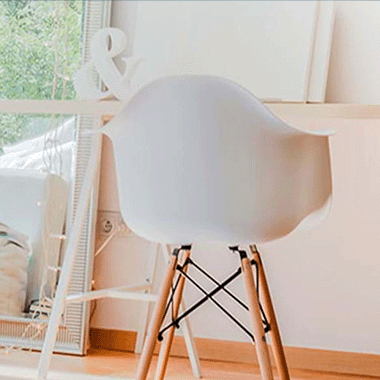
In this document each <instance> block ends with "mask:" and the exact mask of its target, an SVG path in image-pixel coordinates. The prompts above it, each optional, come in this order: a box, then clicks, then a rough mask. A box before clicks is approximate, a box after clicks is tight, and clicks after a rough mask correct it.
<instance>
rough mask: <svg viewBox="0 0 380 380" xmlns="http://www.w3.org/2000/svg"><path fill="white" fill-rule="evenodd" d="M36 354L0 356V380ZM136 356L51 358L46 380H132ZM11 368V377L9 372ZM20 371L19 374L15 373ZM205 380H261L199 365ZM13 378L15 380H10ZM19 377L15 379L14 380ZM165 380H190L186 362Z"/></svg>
mask: <svg viewBox="0 0 380 380" xmlns="http://www.w3.org/2000/svg"><path fill="white" fill-rule="evenodd" d="M38 358H39V354H38V353H24V352H15V353H11V354H9V355H1V354H0V380H5V379H7V380H8V379H9V380H19V379H21V378H22V379H25V378H26V375H25V373H26V372H29V373H30V374H32V373H34V372H35V369H36V368H37V363H38ZM137 363H138V356H137V355H135V354H131V353H124V352H117V351H105V350H91V351H90V353H89V355H88V356H86V357H82V358H81V357H76V356H69V355H54V358H53V362H52V375H51V377H50V376H49V379H50V378H51V379H54V380H55V379H65V380H66V379H67V380H72V379H81V380H82V379H83V380H86V379H99V378H100V376H107V377H108V378H111V379H112V378H113V377H115V378H117V379H120V378H124V379H133V377H134V373H135V371H136V368H137ZM156 363H157V356H155V357H154V360H153V363H152V368H151V372H150V377H149V379H150V380H151V379H152V378H153V374H154V368H155V366H156ZM11 367H12V368H13V369H14V370H13V372H12V376H10V372H9V371H10V369H9V368H11ZM17 369H19V371H20V372H19V373H18V370H17ZM202 370H203V374H204V380H227V379H228V380H260V376H259V370H258V368H257V367H255V366H253V365H250V364H243V363H228V362H216V361H210V360H203V361H202ZM290 372H291V379H292V380H364V379H367V380H370V379H372V380H374V379H380V376H379V377H369V376H357V375H345V374H337V373H336V374H333V373H324V372H314V371H304V370H291V371H290ZM13 376H15V377H13ZM17 376H18V377H17ZM166 379H167V380H193V379H194V377H193V376H192V375H191V368H190V364H189V361H188V360H187V359H185V358H170V361H169V365H168V371H167V376H166Z"/></svg>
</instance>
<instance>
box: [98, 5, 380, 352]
mask: <svg viewBox="0 0 380 380" xmlns="http://www.w3.org/2000/svg"><path fill="white" fill-rule="evenodd" d="M116 4H117V6H118V7H119V8H118V12H117V13H118V16H120V15H121V14H123V12H124V11H123V9H121V8H123V7H130V6H133V5H132V4H133V3H132V2H120V1H119V2H116ZM336 5H337V22H336V25H335V31H334V40H333V52H332V63H331V70H330V74H329V79H328V100H329V101H331V102H339V101H347V102H358V101H359V100H362V99H364V100H363V102H368V103H376V102H379V99H378V98H379V97H380V95H378V94H379V93H380V83H379V85H378V84H377V80H378V79H377V77H376V74H378V75H379V77H380V65H377V63H378V61H379V59H378V57H379V56H380V55H378V56H376V57H374V56H373V54H372V50H371V47H372V49H375V47H376V48H377V49H379V46H380V38H377V37H375V36H376V33H378V32H379V26H378V25H377V23H375V22H374V20H375V16H374V14H376V15H377V16H378V17H379V19H380V5H378V4H377V3H376V2H368V3H367V2H337V4H336ZM354 15H356V16H357V17H355V18H353V17H354ZM122 20H123V19H122V17H119V22H121V21H122ZM129 26H130V24H129ZM353 31H355V32H353ZM373 39H376V43H375V42H373V41H372V40H373ZM371 44H372V45H373V46H371ZM352 46H356V47H357V50H354V51H352ZM358 56H360V57H358ZM348 61H349V63H347V62H348ZM377 67H379V68H377ZM368 72H370V73H371V78H373V80H371V81H370V80H367V77H366V76H365V75H364V74H363V73H368ZM360 73H361V74H360ZM363 76H364V77H365V78H364V79H363ZM362 81H364V83H366V85H364V84H363V83H362ZM347 82H349V83H350V86H347V85H346V83H347ZM370 95H371V96H370ZM289 122H291V123H293V124H297V125H301V126H303V127H311V128H315V127H321V128H335V129H337V130H338V134H337V135H336V136H335V137H333V139H332V143H331V146H332V162H333V175H334V203H333V208H332V210H331V213H330V215H329V217H328V219H327V220H326V221H325V222H324V223H322V224H321V225H320V226H318V228H316V229H314V230H311V231H308V232H300V231H296V232H294V233H293V234H291V235H290V236H288V237H286V238H284V239H282V240H279V241H277V242H272V243H269V244H265V245H262V246H261V247H259V248H260V249H261V251H262V253H263V259H264V262H265V264H266V267H267V271H268V277H269V280H270V284H271V289H272V292H273V297H274V301H275V305H276V309H277V314H278V317H279V321H280V327H281V330H282V334H283V337H284V342H285V344H287V345H291V346H301V347H314V348H324V349H336V350H345V351H355V352H371V353H377V354H380V346H379V343H378V342H379V341H380V324H379V323H378V321H379V318H380V297H379V285H380V255H379V254H378V253H379V248H378V247H379V246H380V233H379V231H380V176H379V173H380V149H379V146H380V121H374V120H336V119H335V120H306V119H304V120H302V119H299V120H295V119H293V120H289ZM111 157H112V153H111V150H110V146H109V142H107V143H106V145H105V147H104V160H103V171H102V179H101V183H102V186H101V194H100V208H101V209H111V210H115V211H116V210H117V209H118V201H117V195H116V193H115V181H116V178H115V176H114V168H113V162H112V159H111ZM151 248H152V245H151V244H149V243H147V242H144V241H143V240H142V239H139V238H137V237H135V236H131V237H128V238H124V239H118V240H114V241H113V242H112V243H111V244H110V245H109V246H108V247H107V249H106V250H105V251H104V252H103V253H102V255H100V256H99V257H98V259H97V262H96V264H95V280H96V281H98V286H99V287H103V286H117V285H120V284H128V283H133V282H135V281H138V280H140V279H142V278H143V277H142V276H143V270H144V265H145V264H144V263H145V262H146V260H148V259H149V254H150V252H151ZM194 257H195V259H196V260H198V261H199V262H200V263H201V264H203V265H205V266H206V267H207V268H209V269H210V270H211V271H212V272H213V273H214V274H215V276H216V277H217V278H218V279H223V278H224V277H225V276H227V275H228V273H230V272H231V270H234V269H235V267H236V266H237V265H238V260H237V258H235V257H234V256H233V255H232V254H231V253H230V252H229V251H228V250H226V248H225V247H220V246H211V245H204V246H196V247H195V249H194ZM161 266H162V265H161ZM159 281H160V279H157V282H159ZM231 289H232V290H235V291H236V293H238V294H239V295H241V297H244V292H243V289H242V284H241V282H240V281H237V282H236V283H234V284H233V285H232V286H231ZM186 297H187V300H188V302H187V303H188V304H191V303H192V302H193V301H194V300H195V299H196V298H197V297H198V293H197V291H195V290H194V289H192V287H191V285H188V286H187V289H186ZM220 299H221V300H222V299H224V297H222V296H221V297H220ZM235 309H236V311H235ZM235 309H234V312H236V314H237V315H239V316H240V317H241V318H242V319H243V320H245V321H246V322H247V324H248V321H247V319H246V317H245V316H244V315H243V313H242V314H241V313H240V310H239V308H235ZM138 319H139V304H138V303H137V302H129V301H110V300H103V301H100V302H99V303H98V305H97V309H96V312H95V315H94V318H93V320H92V325H93V326H96V327H103V328H114V329H123V330H134V329H136V328H137V325H138ZM191 321H192V322H193V325H194V331H195V334H196V335H197V336H202V337H211V338H215V339H226V340H246V337H245V336H244V335H243V334H242V333H241V332H240V331H239V330H237V329H236V328H235V326H234V325H231V324H230V322H229V321H228V320H227V319H225V318H224V317H221V316H220V314H219V311H218V310H215V308H214V307H213V306H212V305H211V304H210V305H207V306H205V307H204V308H203V309H201V310H199V311H198V312H196V313H195V314H194V315H193V317H192V318H191ZM216 321H217V323H216Z"/></svg>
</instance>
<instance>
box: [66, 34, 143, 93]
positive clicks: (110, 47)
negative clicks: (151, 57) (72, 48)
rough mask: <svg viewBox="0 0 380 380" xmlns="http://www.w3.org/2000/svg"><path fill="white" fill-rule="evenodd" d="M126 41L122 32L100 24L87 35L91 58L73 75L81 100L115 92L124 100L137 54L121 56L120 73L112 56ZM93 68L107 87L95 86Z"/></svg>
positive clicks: (118, 52)
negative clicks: (122, 70)
mask: <svg viewBox="0 0 380 380" xmlns="http://www.w3.org/2000/svg"><path fill="white" fill-rule="evenodd" d="M126 45H127V38H126V35H125V33H124V32H123V31H122V30H120V29H117V28H103V29H101V30H99V31H98V32H97V33H95V34H94V36H93V37H92V39H91V43H90V53H91V61H89V62H87V63H85V64H84V65H83V66H82V67H81V68H80V70H78V71H77V72H76V74H75V75H74V77H73V80H74V87H75V90H76V92H77V94H78V97H79V98H80V99H82V100H100V99H106V98H112V97H113V96H115V97H116V98H117V99H120V100H128V99H130V97H131V95H132V90H131V78H132V76H133V74H134V73H135V71H136V68H137V66H138V65H139V63H140V62H141V61H142V59H141V58H138V59H136V58H134V57H123V58H122V60H123V61H124V62H125V70H124V73H123V74H122V73H120V71H119V70H118V68H117V67H116V65H115V63H114V61H113V58H114V57H116V56H118V55H120V54H121V53H122V51H123V50H124V49H125V47H126ZM94 70H95V71H96V72H97V73H98V74H99V77H100V80H101V81H102V82H103V83H104V84H105V86H106V87H107V90H106V91H102V90H101V89H99V88H98V87H97V85H96V83H95V81H94V75H93V73H94Z"/></svg>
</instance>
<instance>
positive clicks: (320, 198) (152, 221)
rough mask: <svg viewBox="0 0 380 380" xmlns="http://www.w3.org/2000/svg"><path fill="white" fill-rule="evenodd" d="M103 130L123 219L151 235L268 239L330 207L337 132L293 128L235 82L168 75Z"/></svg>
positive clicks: (185, 239) (179, 239)
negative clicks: (110, 151)
mask: <svg viewBox="0 0 380 380" xmlns="http://www.w3.org/2000/svg"><path fill="white" fill-rule="evenodd" d="M104 132H105V133H106V134H107V135H108V136H109V137H110V138H111V140H112V142H113V146H114V154H115V159H116V168H117V175H118V187H119V195H120V204H121V211H122V214H123V217H124V219H125V220H126V222H127V224H128V225H129V227H130V228H131V229H132V230H133V231H134V232H136V233H137V234H138V235H140V236H142V237H144V238H146V239H148V240H152V241H157V242H164V243H179V244H189V243H194V242H198V241H223V242H226V243H228V244H244V243H252V242H255V243H258V242H263V241H269V240H273V239H277V238H280V237H282V236H285V235H286V234H288V233H289V232H291V231H292V230H294V229H295V228H296V227H297V225H298V224H299V223H300V222H301V221H303V220H304V219H305V218H311V217H312V216H313V215H314V214H315V215H321V214H322V213H321V210H323V209H324V208H327V207H328V204H329V200H330V197H331V192H332V186H331V170H330V154H329V141H328V135H329V134H322V133H320V134H319V133H310V132H305V131H302V130H300V129H296V128H292V127H290V126H289V125H287V124H285V123H284V122H282V121H281V120H280V119H278V118H277V117H276V116H274V115H273V114H272V113H271V112H270V111H269V110H268V109H267V108H266V107H265V106H264V105H262V104H261V103H260V102H259V101H258V100H256V98H255V97H254V96H253V95H252V94H251V93H250V92H249V91H247V90H246V89H244V88H242V87H241V86H239V85H238V84H236V83H233V82H231V81H229V80H226V79H222V78H218V77H210V76H177V77H166V78H162V79H159V80H157V81H155V82H153V83H151V84H149V85H147V86H146V87H144V88H143V89H141V90H140V91H139V92H138V93H137V94H136V95H135V96H134V97H133V98H132V99H131V100H130V101H129V102H128V104H127V105H126V106H125V108H124V109H123V110H122V112H120V113H119V114H118V115H117V116H116V117H115V118H114V119H113V120H112V121H111V122H110V123H108V124H107V125H106V127H105V129H104Z"/></svg>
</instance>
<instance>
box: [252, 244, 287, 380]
mask: <svg viewBox="0 0 380 380" xmlns="http://www.w3.org/2000/svg"><path fill="white" fill-rule="evenodd" d="M249 248H250V250H251V253H252V256H253V259H254V260H255V261H256V263H257V266H258V270H259V287H260V291H261V293H260V294H261V300H262V304H263V308H264V311H265V314H266V316H267V318H268V322H269V324H270V331H269V337H270V340H271V343H272V350H273V355H274V358H275V361H276V365H277V370H278V374H279V377H280V379H281V380H290V376H289V370H288V366H287V364H286V358H285V352H284V347H283V345H282V342H281V336H280V330H279V328H278V324H277V319H276V314H275V311H274V307H273V303H272V300H271V296H270V291H269V286H268V282H267V279H266V275H265V270H264V266H263V263H262V261H261V257H260V253H259V252H258V251H257V248H256V246H254V245H253V246H252V245H251V246H250V247H249Z"/></svg>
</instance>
